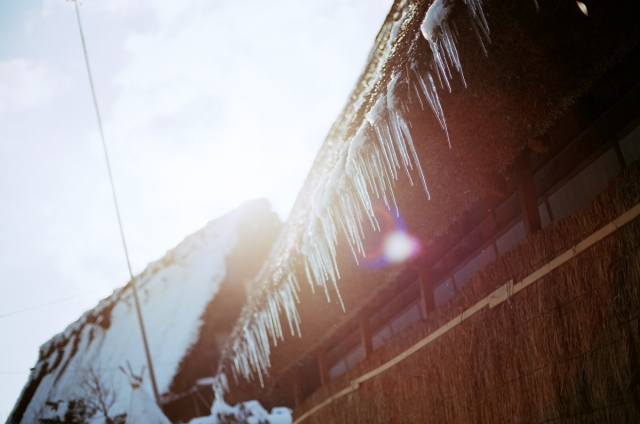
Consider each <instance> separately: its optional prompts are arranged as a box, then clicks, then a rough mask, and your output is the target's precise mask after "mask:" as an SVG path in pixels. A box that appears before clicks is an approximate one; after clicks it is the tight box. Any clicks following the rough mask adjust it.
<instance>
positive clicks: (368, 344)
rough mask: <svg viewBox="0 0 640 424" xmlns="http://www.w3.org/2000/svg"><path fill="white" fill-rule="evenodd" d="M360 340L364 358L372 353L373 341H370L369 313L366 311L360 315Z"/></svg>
mask: <svg viewBox="0 0 640 424" xmlns="http://www.w3.org/2000/svg"><path fill="white" fill-rule="evenodd" d="M360 342H361V343H362V350H364V356H365V358H367V357H369V356H370V355H371V354H372V353H373V342H372V341H371V326H370V325H369V314H368V313H367V312H366V311H364V312H363V313H362V314H361V315H360Z"/></svg>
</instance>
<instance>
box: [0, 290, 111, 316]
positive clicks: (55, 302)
mask: <svg viewBox="0 0 640 424" xmlns="http://www.w3.org/2000/svg"><path fill="white" fill-rule="evenodd" d="M103 291H104V290H94V291H90V292H85V293H79V294H75V295H73V296H68V297H63V298H61V299H57V300H52V301H50V302H46V303H41V304H39V305H34V306H30V307H28V308H24V309H19V310H17V311H13V312H7V313H5V314H0V318H4V317H10V316H12V315H17V314H21V313H23V312H29V311H33V310H34V309H40V308H44V307H45V306H50V305H55V304H58V303H62V302H66V301H67V300H71V299H75V298H78V297H81V296H87V295H89V294H94V293H99V292H103Z"/></svg>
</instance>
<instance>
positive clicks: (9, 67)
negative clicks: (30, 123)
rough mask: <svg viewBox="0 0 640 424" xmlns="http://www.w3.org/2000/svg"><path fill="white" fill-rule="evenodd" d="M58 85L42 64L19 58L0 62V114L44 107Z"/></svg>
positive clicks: (58, 82)
mask: <svg viewBox="0 0 640 424" xmlns="http://www.w3.org/2000/svg"><path fill="white" fill-rule="evenodd" d="M59 84H60V81H59V80H58V79H57V78H54V77H53V75H52V73H51V71H50V70H49V69H48V68H47V66H46V65H44V64H42V63H36V62H33V61H28V60H25V59H19V58H18V59H11V60H6V61H0V113H3V112H5V111H7V110H10V109H21V108H29V107H39V106H44V105H46V104H48V103H49V102H50V101H51V99H52V97H53V94H54V91H56V87H57V85H59Z"/></svg>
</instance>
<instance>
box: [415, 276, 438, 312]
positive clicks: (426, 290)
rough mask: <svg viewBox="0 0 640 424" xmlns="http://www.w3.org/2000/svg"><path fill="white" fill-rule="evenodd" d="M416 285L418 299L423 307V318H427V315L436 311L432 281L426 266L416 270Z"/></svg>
mask: <svg viewBox="0 0 640 424" xmlns="http://www.w3.org/2000/svg"><path fill="white" fill-rule="evenodd" d="M418 284H419V285H420V297H421V298H422V303H423V305H424V316H425V318H426V317H428V316H429V313H431V312H433V311H435V310H436V300H435V298H434V297H433V281H432V280H431V273H430V272H429V269H428V268H427V267H426V266H421V267H420V268H419V269H418Z"/></svg>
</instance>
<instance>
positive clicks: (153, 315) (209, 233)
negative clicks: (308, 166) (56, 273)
mask: <svg viewBox="0 0 640 424" xmlns="http://www.w3.org/2000/svg"><path fill="white" fill-rule="evenodd" d="M256 209H258V210H260V211H264V210H269V209H270V206H269V204H268V201H266V200H260V201H252V202H246V203H245V204H243V205H242V206H240V207H239V208H238V209H236V210H234V211H232V212H230V213H228V214H226V215H224V216H223V217H221V218H219V219H216V220H214V221H211V222H209V223H208V224H207V225H206V227H205V228H203V229H202V230H200V231H198V232H196V233H194V234H192V235H190V236H188V237H187V238H185V240H184V241H183V242H182V243H180V244H179V245H178V246H177V247H176V248H174V249H172V250H170V251H169V252H167V254H166V255H165V256H164V257H163V258H162V259H161V260H159V261H156V262H153V263H151V264H149V265H148V267H147V268H146V269H145V270H144V271H143V272H142V273H141V274H139V275H138V276H136V277H135V278H134V282H135V284H136V285H137V287H138V292H139V296H140V303H141V309H142V314H143V318H144V321H145V326H146V330H147V337H148V341H149V347H150V351H151V355H152V358H153V365H154V368H155V372H156V379H157V384H158V390H159V391H160V392H161V393H163V392H166V391H167V390H168V388H169V385H170V383H171V381H172V378H173V377H174V375H175V373H176V371H177V369H178V366H179V364H180V361H181V359H182V358H183V357H184V356H185V354H186V353H187V352H188V350H189V348H190V346H191V345H192V344H193V343H194V342H195V341H196V340H197V338H198V335H199V329H200V326H201V316H202V314H203V312H204V310H205V308H206V306H207V304H208V303H209V302H210V301H211V300H212V299H213V297H214V296H215V295H216V293H217V292H218V289H219V287H220V283H221V282H222V281H223V280H224V279H225V273H226V269H225V257H226V256H227V255H228V254H229V253H230V252H231V251H232V249H233V248H234V246H235V245H236V243H237V242H238V226H239V224H241V223H242V222H243V220H247V219H250V218H251V217H252V216H255V213H256V212H255V211H256ZM127 361H128V362H130V364H131V366H132V367H133V368H134V369H141V367H142V366H143V365H145V364H146V360H145V355H144V350H143V345H142V340H141V335H140V328H139V326H138V322H137V316H136V312H135V309H134V305H133V298H132V291H131V290H130V286H129V285H127V286H125V287H123V288H121V289H118V290H116V291H114V293H113V295H111V296H110V297H109V298H107V299H104V300H102V301H101V302H100V303H99V304H98V306H97V307H96V308H94V309H93V310H91V311H88V312H86V313H85V314H84V315H83V316H82V317H81V318H80V319H79V320H78V321H76V322H74V323H73V324H71V325H69V326H68V327H67V329H66V330H65V331H63V332H62V333H60V334H58V335H57V336H55V337H53V338H52V339H51V340H50V341H48V342H47V343H45V344H44V345H43V346H42V347H41V349H40V357H39V360H38V363H37V364H36V366H35V368H34V370H33V372H32V373H31V376H30V379H29V381H28V382H27V385H26V387H25V389H24V390H23V393H22V395H21V399H19V401H18V403H17V404H16V409H20V407H19V405H20V403H21V402H22V403H23V404H26V405H25V406H26V408H25V409H24V411H23V412H24V413H23V414H22V413H19V411H18V413H16V410H15V409H14V414H16V416H14V417H13V418H14V419H15V418H18V417H17V416H18V415H19V416H22V420H21V421H20V422H22V423H32V422H36V420H37V418H38V417H39V416H41V414H42V413H43V410H44V408H45V402H47V401H58V400H61V399H62V400H67V399H70V398H73V397H74V396H78V395H79V393H78V387H79V385H80V383H81V381H82V379H83V376H84V375H85V374H86V370H88V369H92V370H94V371H96V372H97V373H98V375H100V377H101V379H102V380H103V383H104V384H105V385H106V386H107V387H108V388H110V389H111V390H113V391H114V392H115V393H117V395H118V400H117V401H116V403H115V404H114V406H113V409H114V413H115V414H118V413H122V412H125V411H126V409H127V402H126V401H125V399H127V398H128V394H129V393H131V388H130V386H129V383H128V382H127V380H126V378H125V377H124V376H123V375H122V374H121V373H120V371H119V369H118V368H119V367H120V366H123V365H124V364H125V363H126V362H127ZM147 376H148V375H147ZM149 380H150V379H149V378H145V386H148V387H146V389H147V390H151V387H150V383H149ZM127 422H128V421H127ZM145 422H147V421H145Z"/></svg>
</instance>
